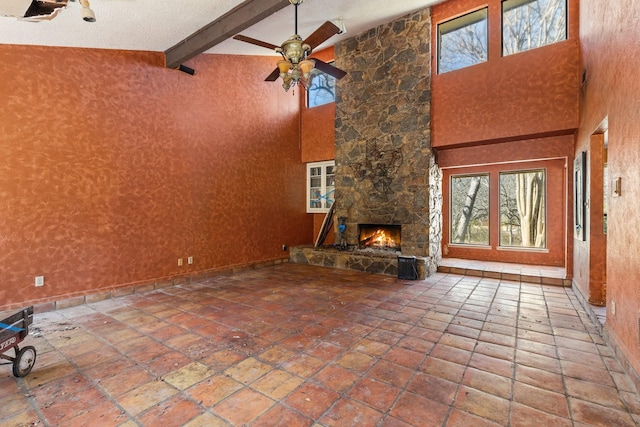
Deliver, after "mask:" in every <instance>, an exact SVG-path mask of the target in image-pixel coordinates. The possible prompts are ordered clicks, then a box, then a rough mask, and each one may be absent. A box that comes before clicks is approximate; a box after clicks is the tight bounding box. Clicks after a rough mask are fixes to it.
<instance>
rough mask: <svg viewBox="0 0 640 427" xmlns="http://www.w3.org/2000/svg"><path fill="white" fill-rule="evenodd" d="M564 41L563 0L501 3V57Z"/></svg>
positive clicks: (565, 23)
mask: <svg viewBox="0 0 640 427" xmlns="http://www.w3.org/2000/svg"><path fill="white" fill-rule="evenodd" d="M566 39H567V0H505V1H503V2H502V55H503V56H507V55H512V54H514V53H518V52H524V51H526V50H529V49H534V48H536V47H541V46H545V45H548V44H552V43H556V42H559V41H562V40H566Z"/></svg>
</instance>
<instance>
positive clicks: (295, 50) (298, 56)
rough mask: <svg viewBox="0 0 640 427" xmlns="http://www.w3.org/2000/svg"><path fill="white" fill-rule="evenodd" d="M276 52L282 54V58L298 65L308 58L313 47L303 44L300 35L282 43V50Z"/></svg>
mask: <svg viewBox="0 0 640 427" xmlns="http://www.w3.org/2000/svg"><path fill="white" fill-rule="evenodd" d="M276 52H278V53H281V54H282V56H283V57H284V58H285V59H287V60H289V61H291V63H292V64H297V63H299V62H300V61H302V60H303V59H305V58H306V56H307V54H308V53H309V52H311V46H309V45H308V44H306V43H305V44H303V43H302V37H300V36H299V35H297V34H296V35H293V36H291V37H290V38H289V40H287V41H286V42H284V43H282V46H281V48H280V49H276Z"/></svg>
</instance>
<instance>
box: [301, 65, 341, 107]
mask: <svg viewBox="0 0 640 427" xmlns="http://www.w3.org/2000/svg"><path fill="white" fill-rule="evenodd" d="M334 62H335V61H331V62H328V64H330V65H334ZM311 73H312V75H313V78H312V80H311V87H309V88H308V89H306V90H305V92H306V96H305V98H306V106H307V108H308V109H311V108H316V107H321V106H323V105H327V104H332V103H335V102H336V95H337V93H336V91H337V87H338V86H337V83H338V79H336V78H335V77H333V76H332V75H331V74H327V73H325V72H324V71H320V70H318V69H317V68H314V69H313V70H311ZM321 74H322V75H325V76H327V79H330V81H333V99H332V100H331V101H327V102H324V103H322V104H315V105H311V102H310V99H311V92H312V89H313V87H314V84H315V83H314V82H316V81H317V79H318V76H319V75H321Z"/></svg>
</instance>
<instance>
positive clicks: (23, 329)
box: [0, 306, 36, 377]
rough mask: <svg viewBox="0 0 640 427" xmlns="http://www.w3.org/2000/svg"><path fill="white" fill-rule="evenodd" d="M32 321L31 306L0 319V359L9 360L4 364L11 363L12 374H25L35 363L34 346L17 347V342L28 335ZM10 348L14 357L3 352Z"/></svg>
mask: <svg viewBox="0 0 640 427" xmlns="http://www.w3.org/2000/svg"><path fill="white" fill-rule="evenodd" d="M32 323H33V306H31V307H27V308H25V309H24V310H22V311H21V312H19V313H16V314H14V315H12V316H9V317H7V318H6V319H4V320H1V321H0V359H5V360H9V361H11V363H4V364H5V365H9V364H13V375H14V376H16V377H24V376H26V375H27V374H28V373H29V372H31V368H33V365H34V364H35V363H36V349H35V348H33V347H32V346H30V345H28V346H26V347H22V348H20V347H18V344H20V343H21V342H22V340H24V339H25V338H26V336H27V335H29V325H31V324H32ZM12 348H13V349H14V351H15V357H11V356H7V355H6V354H4V353H6V352H7V351H9V350H10V349H12Z"/></svg>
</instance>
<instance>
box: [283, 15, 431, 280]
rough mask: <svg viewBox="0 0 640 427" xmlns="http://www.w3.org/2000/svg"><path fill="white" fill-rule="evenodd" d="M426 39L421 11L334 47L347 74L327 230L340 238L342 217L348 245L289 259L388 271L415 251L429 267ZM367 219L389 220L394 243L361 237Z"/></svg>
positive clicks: (340, 97) (424, 270)
mask: <svg viewBox="0 0 640 427" xmlns="http://www.w3.org/2000/svg"><path fill="white" fill-rule="evenodd" d="M430 38H431V19H430V9H424V10H421V11H418V12H415V13H412V14H410V15H407V16H405V17H402V18H399V19H397V20H396V21H393V22H390V23H388V24H384V25H382V26H379V27H377V28H374V29H372V30H369V31H368V32H365V33H363V34H360V35H358V36H355V37H353V38H350V39H348V40H345V41H342V42H340V43H339V44H338V45H336V47H335V52H336V65H337V66H338V67H339V68H341V69H343V70H345V71H347V76H346V77H345V78H343V79H342V80H340V81H339V82H338V85H337V86H338V88H337V95H336V118H335V144H336V149H335V152H336V155H335V161H336V175H335V182H336V186H335V203H336V208H335V217H334V228H335V230H336V236H338V235H339V231H338V229H337V226H338V224H339V223H340V224H344V226H345V228H344V233H343V235H344V237H345V238H346V244H347V247H348V250H347V251H341V252H340V253H331V252H330V251H329V252H327V251H324V252H322V251H318V250H317V249H313V248H311V249H308V250H307V253H306V254H304V253H296V254H292V259H293V260H294V261H296V262H305V261H306V262H310V263H314V264H321V265H333V266H336V267H339V268H355V269H358V270H364V271H371V272H376V273H386V274H396V273H397V261H396V258H397V256H398V255H402V256H415V257H416V258H417V259H418V263H419V265H420V268H421V274H420V276H421V277H424V276H425V275H427V274H429V272H433V271H435V268H436V263H435V262H432V260H431V259H430V258H431V255H430V246H431V247H435V246H437V245H434V244H433V236H431V237H430V227H431V230H434V229H436V230H437V227H435V228H434V227H433V226H432V224H431V220H432V219H433V218H430V204H431V205H432V206H433V200H431V199H430V182H429V178H430V175H431V176H433V175H434V174H433V168H436V169H437V166H435V165H434V161H433V156H432V151H431V129H430V128H431V58H430V56H431V51H430ZM430 202H431V203H430ZM373 225H375V226H376V227H378V226H383V227H388V229H387V230H384V232H385V233H387V232H389V233H392V234H393V237H392V238H391V240H394V243H393V245H391V244H390V243H389V242H390V240H389V239H390V238H389V237H380V236H378V238H380V239H383V240H384V242H385V243H378V244H377V245H375V246H374V245H373V244H371V245H366V244H365V245H363V240H364V239H363V230H365V231H368V230H369V228H370V226H373ZM373 232H375V230H373ZM365 239H366V238H365ZM373 239H374V238H373V237H372V238H370V239H369V241H372V240H373ZM336 240H337V239H336ZM345 252H346V253H345ZM384 260H386V261H384ZM394 263H395V266H394ZM372 266H375V267H372Z"/></svg>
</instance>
